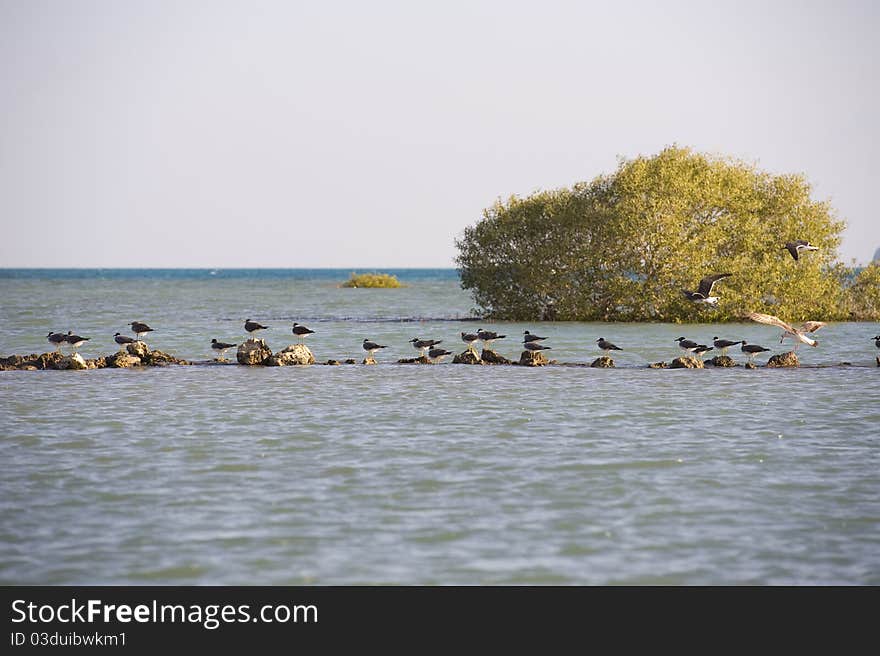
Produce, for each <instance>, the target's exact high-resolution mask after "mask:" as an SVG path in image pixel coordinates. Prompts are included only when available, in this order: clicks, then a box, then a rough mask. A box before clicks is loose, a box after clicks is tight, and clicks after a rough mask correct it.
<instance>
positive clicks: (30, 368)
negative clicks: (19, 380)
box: [13, 364, 38, 371]
mask: <svg viewBox="0 0 880 656" xmlns="http://www.w3.org/2000/svg"><path fill="white" fill-rule="evenodd" d="M13 368H14V367H13ZM21 369H22V370H23V371H38V369H37V368H36V367H35V366H34V365H32V364H26V365H24V366H23V367H21Z"/></svg>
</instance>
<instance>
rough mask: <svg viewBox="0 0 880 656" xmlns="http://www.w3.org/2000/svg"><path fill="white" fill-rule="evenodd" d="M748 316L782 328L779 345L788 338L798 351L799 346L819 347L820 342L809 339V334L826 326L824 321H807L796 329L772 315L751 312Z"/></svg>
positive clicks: (759, 321)
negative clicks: (792, 341)
mask: <svg viewBox="0 0 880 656" xmlns="http://www.w3.org/2000/svg"><path fill="white" fill-rule="evenodd" d="M746 316H747V318H749V319H751V320H752V321H757V322H758V323H766V324H768V325H770V326H776V327H777V328H782V338H781V339H780V340H779V343H780V344H781V343H782V342H783V341H784V340H785V338H786V337H790V338H791V339H793V340H795V345H794V348H795V350H797V347H798V344H807V345H809V346H818V345H819V342H818V341H817V340H815V339H813V338H812V337H808V333H814V332H816V331H817V330H819V328H821V327H822V326H824V325H826V323H825V322H824V321H805V322H804V323H803V324H801V327H800V328H795V327H794V326H791V325H789V324H787V323H785V322H784V321H783V320H782V319H780V318H779V317H774V316H773V315H772V314H762V313H760V312H749V314H747V315H746Z"/></svg>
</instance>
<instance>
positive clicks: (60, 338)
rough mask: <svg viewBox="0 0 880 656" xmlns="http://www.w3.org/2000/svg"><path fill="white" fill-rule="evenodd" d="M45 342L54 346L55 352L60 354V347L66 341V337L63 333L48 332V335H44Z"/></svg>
mask: <svg viewBox="0 0 880 656" xmlns="http://www.w3.org/2000/svg"><path fill="white" fill-rule="evenodd" d="M46 340H47V341H48V342H49V343H50V344H54V345H55V347H56V350H57V351H58V352H59V353H60V352H61V345H62V344H64V343H65V342H66V341H67V335H65V334H64V333H51V332H50V333H49V334H48V335H46Z"/></svg>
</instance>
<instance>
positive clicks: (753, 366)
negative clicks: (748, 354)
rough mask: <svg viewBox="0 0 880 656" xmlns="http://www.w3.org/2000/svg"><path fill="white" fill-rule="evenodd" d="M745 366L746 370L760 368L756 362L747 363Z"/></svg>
mask: <svg viewBox="0 0 880 656" xmlns="http://www.w3.org/2000/svg"><path fill="white" fill-rule="evenodd" d="M743 366H744V367H745V368H746V369H757V368H758V365H756V364H755V363H754V362H746V363H745V364H744V365H743Z"/></svg>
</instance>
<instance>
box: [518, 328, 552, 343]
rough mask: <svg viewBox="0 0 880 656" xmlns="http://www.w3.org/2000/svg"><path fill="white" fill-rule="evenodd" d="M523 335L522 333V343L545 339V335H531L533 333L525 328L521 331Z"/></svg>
mask: <svg viewBox="0 0 880 656" xmlns="http://www.w3.org/2000/svg"><path fill="white" fill-rule="evenodd" d="M523 335H524V337H523V343H527V342H540V341H542V340H545V339H547V338H546V337H538V336H537V335H533V334H532V333H530V332H529V331H528V330H526V331H525V332H523Z"/></svg>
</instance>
